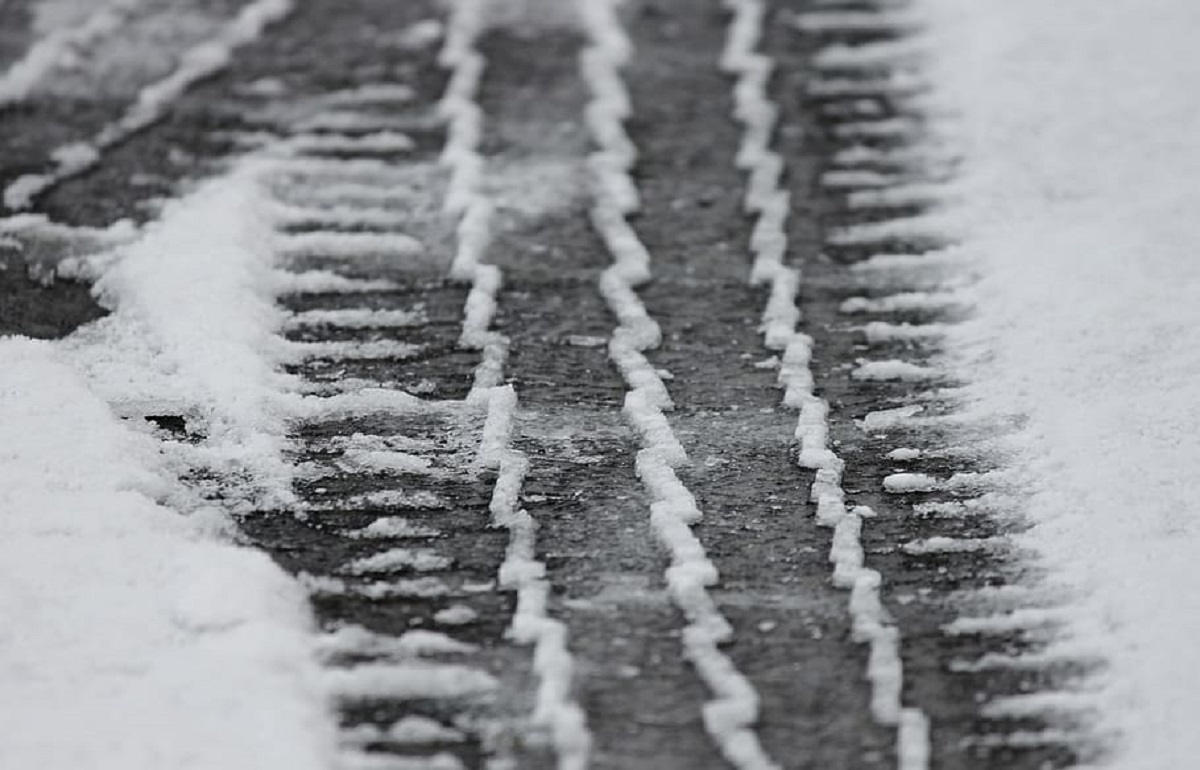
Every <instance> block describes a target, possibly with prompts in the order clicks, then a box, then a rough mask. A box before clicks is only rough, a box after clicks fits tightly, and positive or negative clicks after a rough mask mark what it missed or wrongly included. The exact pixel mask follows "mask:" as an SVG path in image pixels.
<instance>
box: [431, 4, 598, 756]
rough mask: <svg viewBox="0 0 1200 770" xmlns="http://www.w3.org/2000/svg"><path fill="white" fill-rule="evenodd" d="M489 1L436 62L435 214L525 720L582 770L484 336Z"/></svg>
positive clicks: (512, 413) (577, 732) (576, 721)
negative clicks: (483, 151)
mask: <svg viewBox="0 0 1200 770" xmlns="http://www.w3.org/2000/svg"><path fill="white" fill-rule="evenodd" d="M488 3H489V0H455V2H454V4H453V7H452V10H451V14H450V18H449V21H448V24H447V28H446V38H445V42H444V45H443V48H442V51H441V54H440V57H439V60H440V62H441V64H442V65H443V66H444V67H447V68H449V69H450V70H451V75H450V81H449V83H448V84H447V87H446V92H445V94H444V96H443V98H442V101H441V103H440V104H439V111H440V113H441V114H442V116H443V117H444V118H445V119H446V120H447V121H448V128H447V134H448V136H447V140H446V146H445V148H444V149H443V152H442V162H443V163H444V164H445V165H447V166H448V167H449V169H450V182H449V184H448V186H447V190H446V197H445V201H444V209H445V211H446V212H447V213H448V214H451V215H454V216H458V217H459V220H458V227H457V233H456V234H457V251H456V253H455V255H454V261H453V263H452V264H451V267H450V276H451V278H454V279H458V280H465V281H470V283H471V290H470V292H469V294H468V295H467V302H466V307H465V308H464V319H463V330H462V335H461V337H460V339H459V343H460V344H461V345H462V346H464V347H468V348H473V349H478V350H481V351H482V359H481V360H480V362H479V365H478V366H477V367H476V369H475V379H474V382H473V383H472V386H471V390H470V392H469V393H468V395H467V403H468V404H473V403H474V404H483V405H485V406H486V410H487V417H486V420H485V422H484V428H483V436H482V439H481V441H480V448H479V453H478V458H477V463H478V465H479V467H480V468H481V469H487V470H494V471H496V472H497V473H498V476H497V479H496V485H495V487H494V489H493V492H492V500H491V503H490V505H489V511H490V513H491V515H492V525H493V526H495V527H499V528H503V529H506V530H508V533H509V540H508V547H507V551H506V554H505V558H504V562H503V563H502V564H501V565H500V574H499V584H500V586H502V587H504V588H508V589H512V590H515V591H516V592H517V608H516V612H515V614H514V616H513V620H512V624H511V625H510V626H509V629H508V635H509V637H510V638H512V639H513V640H514V641H516V642H518V643H520V644H532V645H533V646H534V654H533V666H534V670H535V672H536V673H537V676H538V680H539V682H538V692H537V698H536V701H535V705H534V711H533V714H532V716H531V722H532V724H533V725H535V726H537V727H539V728H543V729H546V730H548V731H549V732H550V735H551V738H552V740H553V743H554V748H555V752H556V754H557V760H558V761H557V765H558V768H559V770H583V768H586V767H587V765H588V761H589V757H590V754H591V745H592V737H591V733H590V732H589V730H588V727H587V716H586V714H585V713H584V711H583V709H582V708H580V706H579V704H577V703H576V702H575V701H574V700H573V699H572V696H571V681H572V678H573V673H574V665H575V664H574V660H573V658H572V656H571V653H570V651H569V650H568V649H567V627H566V625H565V624H563V623H562V622H561V621H558V620H555V619H553V618H550V617H549V616H548V615H547V612H546V602H547V598H548V596H549V593H550V583H549V582H548V581H547V580H546V565H545V564H544V563H542V562H541V561H538V559H537V556H536V536H537V522H535V521H534V519H533V517H532V516H530V515H529V513H528V512H527V511H526V510H525V509H523V508H521V507H520V494H521V488H522V486H523V484H524V481H525V475H526V473H527V472H528V469H529V460H528V458H527V457H526V456H525V454H524V453H523V452H520V451H519V450H516V449H513V448H512V447H511V442H512V431H513V421H514V419H515V418H516V413H517V408H518V404H517V393H516V390H515V389H514V388H513V387H512V386H511V385H504V384H502V383H503V381H504V365H505V362H506V360H507V358H508V345H509V340H508V338H507V337H506V336H505V335H503V334H501V333H499V332H496V331H492V330H491V329H490V328H489V327H490V326H491V323H492V319H493V317H494V316H495V312H496V293H497V291H499V288H500V284H501V281H502V279H503V276H502V274H501V271H500V268H499V267H497V266H496V265H491V264H486V263H484V262H483V261H482V258H483V256H484V254H485V252H486V251H487V248H488V244H489V241H490V239H491V233H490V229H489V227H490V221H491V217H492V211H493V207H492V203H491V201H490V200H488V198H487V197H486V195H484V194H483V193H482V192H481V191H480V189H479V188H480V186H481V181H482V177H483V173H484V160H483V157H482V156H481V155H480V154H479V151H478V146H479V140H480V135H481V132H482V122H483V112H482V110H481V109H480V107H479V105H478V103H477V102H476V100H475V99H476V95H477V93H478V90H479V81H480V78H481V77H482V75H483V72H484V69H485V68H486V60H485V59H484V57H483V55H482V54H480V53H479V51H478V50H477V49H476V47H475V44H476V41H477V39H478V37H479V34H480V32H481V31H482V29H483V26H484V18H483V11H484V10H485V8H486V7H487V5H488Z"/></svg>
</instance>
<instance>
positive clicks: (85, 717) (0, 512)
mask: <svg viewBox="0 0 1200 770" xmlns="http://www.w3.org/2000/svg"><path fill="white" fill-rule="evenodd" d="M0 360H3V361H4V366H2V367H0V584H2V585H3V586H4V590H3V591H0V612H2V613H3V615H4V617H5V619H6V620H5V624H4V628H3V630H2V631H0V704H3V705H0V714H2V715H3V723H4V726H5V730H4V732H5V737H4V740H3V741H0V766H3V767H12V768H17V767H26V768H33V767H36V768H41V769H42V770H55V769H57V768H62V770H67V769H68V768H77V767H81V766H87V767H93V768H112V769H113V770H140V769H143V768H144V770H159V769H160V768H164V767H170V768H176V769H177V770H181V769H185V768H196V769H197V770H199V769H200V768H204V770H209V769H210V768H235V767H236V768H270V767H288V768H296V769H304V768H311V769H312V770H318V768H327V767H329V766H330V764H331V762H332V760H333V757H334V744H335V738H334V730H333V719H332V715H331V714H330V713H328V708H327V704H326V697H325V694H324V690H323V686H322V682H321V675H320V671H319V668H318V665H317V661H316V656H315V654H314V649H313V644H312V635H311V629H310V627H309V626H310V623H311V619H310V617H309V611H308V607H307V596H306V594H305V592H304V591H303V590H302V589H301V588H300V587H299V586H297V585H296V584H295V583H294V582H293V581H291V580H290V579H289V578H288V577H287V576H286V575H285V574H284V573H283V572H282V571H280V570H279V569H278V568H277V567H276V566H275V565H274V564H273V563H272V562H271V561H270V559H269V558H268V557H267V556H266V555H264V554H262V553H260V552H257V551H254V550H251V549H248V548H240V547H235V546H233V545H230V544H228V537H227V535H228V533H227V531H226V530H227V529H228V528H229V527H230V525H229V524H228V522H227V520H226V519H225V518H224V515H223V514H221V513H219V512H217V511H215V510H213V509H200V510H197V511H195V512H193V513H191V514H190V515H188V516H184V515H181V513H180V512H178V511H175V510H171V509H170V508H167V507H165V506H163V505H161V504H159V503H157V502H156V500H158V499H160V498H163V497H166V496H168V494H169V491H170V487H171V486H172V484H173V480H172V479H171V475H172V474H171V472H170V471H169V469H167V468H165V467H164V464H163V461H162V458H161V456H160V455H159V454H158V451H157V442H156V441H154V440H153V439H151V438H150V437H149V436H147V435H145V434H144V433H141V432H137V431H135V430H132V429H131V427H130V426H129V425H127V424H122V422H121V421H119V420H118V418H116V417H115V416H114V415H113V413H112V412H111V411H110V409H109V407H108V406H107V405H106V404H105V403H103V402H102V401H100V400H99V399H98V398H97V396H96V395H95V394H94V393H93V391H92V389H91V388H90V387H89V384H88V383H87V382H86V381H85V380H84V379H83V378H81V376H80V374H79V373H78V372H77V371H76V370H75V369H74V368H73V367H72V366H71V365H70V364H69V363H68V359H67V358H66V357H65V356H63V355H62V354H61V353H60V352H59V351H57V350H56V346H55V345H52V344H50V343H43V342H34V341H31V340H25V339H19V338H8V339H4V340H0Z"/></svg>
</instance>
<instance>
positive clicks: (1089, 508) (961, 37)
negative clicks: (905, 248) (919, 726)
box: [918, 0, 1200, 770]
mask: <svg viewBox="0 0 1200 770" xmlns="http://www.w3.org/2000/svg"><path fill="white" fill-rule="evenodd" d="M918 7H919V8H920V9H921V10H922V11H923V12H924V13H926V14H927V15H928V16H929V18H931V19H932V20H933V26H932V28H931V29H930V30H929V32H928V37H929V40H928V42H929V43H930V48H931V49H932V50H933V51H934V52H935V55H934V57H933V60H932V63H931V66H932V67H933V69H932V72H933V74H934V76H935V82H936V85H937V86H938V88H939V97H938V98H939V100H940V101H941V105H940V106H941V107H942V108H948V109H947V112H948V113H949V114H951V115H953V114H955V113H957V117H954V118H951V122H950V124H949V126H948V129H949V130H950V131H951V135H952V136H953V137H955V139H956V140H957V141H958V142H959V144H960V147H961V149H962V150H963V152H964V165H963V175H962V178H961V180H960V182H959V183H958V184H957V185H956V189H955V191H954V193H955V194H954V199H955V200H956V201H957V202H956V203H954V204H953V205H952V206H951V207H950V210H951V211H952V212H953V214H954V215H955V218H956V220H957V222H958V223H959V225H960V228H959V230H960V232H965V233H967V236H966V238H965V241H964V246H965V247H967V250H969V251H971V252H973V253H975V254H977V255H978V256H979V258H980V264H981V267H982V274H983V279H982V282H981V283H980V284H979V285H978V286H977V287H975V289H974V291H975V293H976V294H977V297H978V307H977V322H976V323H975V324H974V325H972V326H971V327H969V328H968V329H967V330H965V331H960V332H958V333H957V334H956V336H957V338H958V339H957V341H958V343H959V349H960V350H961V351H964V352H970V351H980V350H987V351H990V352H991V354H992V355H993V356H994V357H993V358H990V359H984V360H982V361H980V360H965V361H964V367H965V369H966V371H968V372H969V373H970V374H972V375H973V376H974V382H975V384H974V385H973V386H972V388H971V392H972V393H973V395H974V396H975V397H976V398H977V408H978V409H979V410H982V411H987V412H991V413H1000V414H1012V413H1019V414H1023V415H1027V416H1028V420H1029V422H1028V426H1027V428H1026V429H1025V430H1024V431H1023V433H1022V435H1021V439H1022V441H1023V443H1024V448H1025V454H1024V457H1025V461H1026V463H1027V465H1028V468H1029V470H1030V471H1031V472H1032V473H1033V476H1034V480H1035V483H1034V485H1033V487H1032V497H1031V498H1030V499H1029V501H1028V511H1029V513H1030V514H1031V516H1032V519H1033V522H1034V523H1035V525H1036V526H1035V527H1034V528H1033V530H1032V531H1030V532H1029V533H1028V534H1027V535H1026V536H1024V537H1023V538H1021V541H1022V544H1023V545H1025V546H1032V547H1034V548H1036V549H1038V550H1039V551H1040V552H1041V554H1042V555H1043V557H1044V559H1045V560H1046V562H1047V563H1049V564H1050V565H1053V567H1054V568H1055V577H1056V578H1057V579H1058V580H1060V581H1062V582H1065V583H1068V584H1072V585H1074V586H1078V587H1082V588H1084V589H1090V590H1091V591H1092V592H1093V596H1094V598H1095V600H1096V604H1097V606H1098V609H1096V610H1094V611H1092V610H1081V611H1080V613H1081V617H1079V618H1077V619H1076V621H1075V624H1076V627H1078V628H1081V629H1086V628H1088V627H1089V626H1090V627H1094V628H1101V629H1103V632H1102V633H1097V632H1091V633H1093V634H1095V638H1094V639H1093V641H1094V642H1096V643H1098V644H1102V645H1103V646H1104V647H1105V648H1106V651H1107V654H1108V656H1109V658H1110V660H1111V664H1112V665H1111V670H1110V671H1109V672H1108V673H1107V674H1106V676H1105V677H1104V679H1103V682H1102V684H1103V685H1104V689H1103V690H1102V691H1101V692H1100V693H1099V694H1098V695H1096V696H1094V697H1092V696H1089V703H1092V704H1093V705H1094V704H1098V705H1099V706H1100V707H1101V709H1102V715H1103V718H1104V720H1105V725H1106V727H1108V728H1112V729H1115V730H1116V731H1118V732H1119V734H1120V736H1121V737H1120V739H1119V742H1118V745H1117V749H1116V753H1115V754H1114V755H1113V756H1112V757H1111V758H1110V760H1109V761H1111V762H1112V764H1113V765H1114V766H1116V767H1120V768H1122V770H1157V769H1159V768H1165V767H1190V766H1194V765H1195V763H1196V757H1197V756H1200V732H1198V731H1197V730H1196V729H1195V727H1194V721H1195V715H1196V713H1197V712H1198V711H1200V668H1197V667H1196V666H1195V665H1194V663H1193V658H1194V653H1195V648H1196V639H1197V638H1198V637H1200V568H1198V567H1197V556H1198V555H1200V518H1198V516H1197V511H1196V510H1195V509H1196V507H1197V498H1196V482H1197V470H1196V469H1197V467H1198V460H1200V431H1198V430H1197V425H1200V303H1197V301H1196V298H1197V296H1200V260H1198V259H1197V254H1198V252H1200V225H1198V224H1197V219H1196V215H1195V211H1196V210H1197V207H1198V206H1200V186H1197V184H1196V182H1195V176H1196V174H1195V172H1196V169H1197V168H1200V142H1197V136H1198V135H1200V95H1198V94H1197V91H1196V89H1195V87H1194V84H1195V83H1197V82H1200V54H1198V53H1197V48H1196V44H1195V30H1196V29H1197V28H1200V4H1197V3H1195V2H1194V1H1193V0H1107V2H1101V3H1098V2H1094V0H1059V2H1053V3H1048V2H1045V0H921V2H920V3H918ZM967 358H968V356H967V355H964V359H967ZM1089 621H1090V622H1089ZM1079 633H1081V634H1086V633H1088V632H1087V631H1082V630H1081V631H1080V632H1079Z"/></svg>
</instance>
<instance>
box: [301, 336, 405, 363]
mask: <svg viewBox="0 0 1200 770" xmlns="http://www.w3.org/2000/svg"><path fill="white" fill-rule="evenodd" d="M423 347H424V346H422V345H418V344H415V343H412V342H402V341H400V340H368V341H365V342H359V341H351V340H322V341H319V342H292V341H290V340H289V341H288V344H287V346H286V353H285V357H286V359H288V360H289V362H299V361H312V360H322V361H388V360H402V359H406V358H412V357H413V356H415V355H416V354H417V353H419V352H420V351H421V350H422V349H423Z"/></svg>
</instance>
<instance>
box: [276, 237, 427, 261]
mask: <svg viewBox="0 0 1200 770" xmlns="http://www.w3.org/2000/svg"><path fill="white" fill-rule="evenodd" d="M276 242H277V244H278V250H279V253H280V256H282V257H284V258H287V259H298V258H302V257H326V258H330V259H354V258H356V257H363V256H367V255H380V256H388V257H411V256H415V255H417V254H421V253H422V252H424V251H425V245H424V244H423V243H421V241H419V240H417V239H416V238H414V237H413V236H411V235H406V234H405V233H395V232H393V233H371V232H367V233H364V232H339V231H336V230H318V231H314V232H306V233H287V234H280V235H278V236H276Z"/></svg>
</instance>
